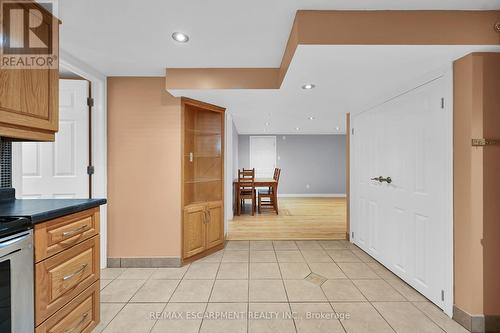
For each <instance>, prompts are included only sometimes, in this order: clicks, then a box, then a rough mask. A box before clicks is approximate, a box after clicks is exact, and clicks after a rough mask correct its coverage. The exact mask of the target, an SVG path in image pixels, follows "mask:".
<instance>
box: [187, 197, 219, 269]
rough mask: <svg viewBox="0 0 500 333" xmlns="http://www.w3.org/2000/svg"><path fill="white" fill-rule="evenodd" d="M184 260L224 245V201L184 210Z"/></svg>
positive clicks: (194, 205) (189, 207) (195, 205)
mask: <svg viewBox="0 0 500 333" xmlns="http://www.w3.org/2000/svg"><path fill="white" fill-rule="evenodd" d="M182 229H183V255H182V258H183V259H188V258H191V257H193V256H195V255H203V253H204V252H205V251H210V250H211V249H213V248H215V247H217V246H219V245H222V244H224V212H223V203H222V201H216V202H208V203H203V204H192V205H189V206H186V207H185V208H184V221H183V228H182Z"/></svg>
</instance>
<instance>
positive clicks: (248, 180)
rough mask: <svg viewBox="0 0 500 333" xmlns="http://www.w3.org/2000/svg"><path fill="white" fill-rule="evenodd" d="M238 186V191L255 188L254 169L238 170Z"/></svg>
mask: <svg viewBox="0 0 500 333" xmlns="http://www.w3.org/2000/svg"><path fill="white" fill-rule="evenodd" d="M238 186H239V188H240V191H248V190H254V189H255V169H243V170H238Z"/></svg>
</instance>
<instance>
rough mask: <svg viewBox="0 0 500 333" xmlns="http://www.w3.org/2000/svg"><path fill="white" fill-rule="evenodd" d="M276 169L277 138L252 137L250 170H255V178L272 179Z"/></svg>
mask: <svg viewBox="0 0 500 333" xmlns="http://www.w3.org/2000/svg"><path fill="white" fill-rule="evenodd" d="M275 167H276V137H275V136H251V137H250V168H255V177H257V178H272V177H273V175H274V168H275Z"/></svg>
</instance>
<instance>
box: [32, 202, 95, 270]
mask: <svg viewBox="0 0 500 333" xmlns="http://www.w3.org/2000/svg"><path fill="white" fill-rule="evenodd" d="M97 234H99V207H96V208H92V209H88V210H85V211H83V212H79V213H75V214H71V215H67V216H63V217H60V218H58V219H55V220H52V221H48V222H45V223H39V224H36V225H35V262H40V261H42V260H43V259H45V258H48V257H51V256H53V255H54V254H56V253H59V252H61V251H64V250H66V249H68V248H70V247H72V246H73V245H75V244H78V243H80V242H82V241H84V240H86V239H88V238H90V237H93V236H95V235H97Z"/></svg>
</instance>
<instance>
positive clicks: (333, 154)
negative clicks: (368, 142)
mask: <svg viewBox="0 0 500 333" xmlns="http://www.w3.org/2000/svg"><path fill="white" fill-rule="evenodd" d="M276 144H277V147H276V151H277V155H278V167H279V168H281V178H280V187H279V190H278V192H279V193H280V194H344V193H345V185H346V181H345V178H346V170H345V169H346V165H345V163H346V161H345V158H346V137H345V135H285V136H283V135H277V136H276ZM238 147H239V152H238V156H239V159H238V167H239V168H251V167H252V166H251V165H249V163H250V162H249V160H250V135H240V136H239V138H238ZM307 185H309V188H307Z"/></svg>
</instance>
